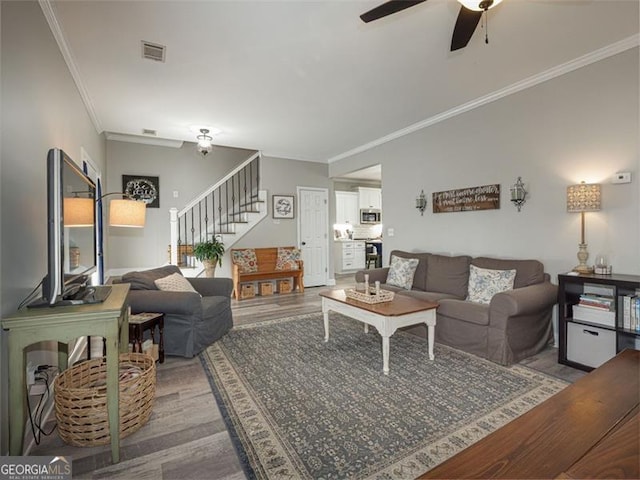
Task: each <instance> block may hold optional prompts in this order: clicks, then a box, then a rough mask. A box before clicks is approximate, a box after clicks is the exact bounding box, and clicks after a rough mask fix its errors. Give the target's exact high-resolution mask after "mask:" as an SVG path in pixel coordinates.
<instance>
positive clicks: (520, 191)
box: [511, 177, 527, 211]
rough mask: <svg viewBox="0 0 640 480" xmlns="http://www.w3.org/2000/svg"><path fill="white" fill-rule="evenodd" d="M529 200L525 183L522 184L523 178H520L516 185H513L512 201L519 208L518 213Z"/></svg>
mask: <svg viewBox="0 0 640 480" xmlns="http://www.w3.org/2000/svg"><path fill="white" fill-rule="evenodd" d="M526 198H527V191H526V190H525V189H524V183H522V178H520V177H518V180H517V181H516V183H514V184H513V185H511V201H512V202H513V204H514V205H515V206H516V207H517V209H518V211H520V209H521V208H522V205H524V202H526V201H527V200H526Z"/></svg>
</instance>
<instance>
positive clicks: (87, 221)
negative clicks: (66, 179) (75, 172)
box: [62, 197, 96, 227]
mask: <svg viewBox="0 0 640 480" xmlns="http://www.w3.org/2000/svg"><path fill="white" fill-rule="evenodd" d="M95 205H96V202H95V200H94V199H93V198H77V197H74V198H71V197H70V198H65V199H64V200H63V207H62V208H63V212H62V215H63V221H64V226H65V227H92V226H93V224H94V222H95V208H96V207H95Z"/></svg>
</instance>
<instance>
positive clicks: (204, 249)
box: [193, 236, 224, 277]
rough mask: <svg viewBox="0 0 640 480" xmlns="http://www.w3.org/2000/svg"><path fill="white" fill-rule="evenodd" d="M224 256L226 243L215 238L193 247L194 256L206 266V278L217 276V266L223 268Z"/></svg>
mask: <svg viewBox="0 0 640 480" xmlns="http://www.w3.org/2000/svg"><path fill="white" fill-rule="evenodd" d="M223 255H224V243H222V241H221V240H220V239H219V237H217V236H215V237H213V238H212V239H211V240H207V241H206V242H202V243H197V244H196V245H195V246H194V247H193V256H194V257H196V258H197V259H198V260H200V261H201V262H202V265H204V275H205V277H213V276H214V275H215V270H216V264H218V265H220V266H222V256H223Z"/></svg>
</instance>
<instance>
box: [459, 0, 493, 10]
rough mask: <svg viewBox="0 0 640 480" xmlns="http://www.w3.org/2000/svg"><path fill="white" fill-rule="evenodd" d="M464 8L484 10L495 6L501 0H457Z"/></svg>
mask: <svg viewBox="0 0 640 480" xmlns="http://www.w3.org/2000/svg"><path fill="white" fill-rule="evenodd" d="M458 2H459V3H461V4H462V5H463V6H464V7H465V8H468V9H469V10H474V11H476V12H486V11H487V10H489V9H490V8H493V7H495V6H496V5H498V4H499V3H501V2H502V0H458Z"/></svg>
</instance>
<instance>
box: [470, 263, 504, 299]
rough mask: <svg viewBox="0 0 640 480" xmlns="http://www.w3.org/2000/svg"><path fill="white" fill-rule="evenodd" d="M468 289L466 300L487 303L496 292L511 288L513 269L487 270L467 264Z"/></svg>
mask: <svg viewBox="0 0 640 480" xmlns="http://www.w3.org/2000/svg"><path fill="white" fill-rule="evenodd" d="M469 268H470V271H469V291H468V295H467V300H470V301H472V302H477V303H485V304H489V302H491V298H493V296H494V295H495V294H496V293H500V292H506V291H507V290H513V281H514V280H515V278H516V271H515V270H489V269H488V268H479V267H476V266H475V265H470V266H469Z"/></svg>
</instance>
